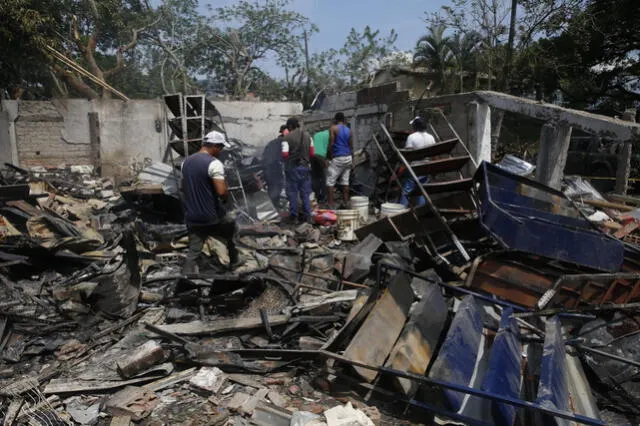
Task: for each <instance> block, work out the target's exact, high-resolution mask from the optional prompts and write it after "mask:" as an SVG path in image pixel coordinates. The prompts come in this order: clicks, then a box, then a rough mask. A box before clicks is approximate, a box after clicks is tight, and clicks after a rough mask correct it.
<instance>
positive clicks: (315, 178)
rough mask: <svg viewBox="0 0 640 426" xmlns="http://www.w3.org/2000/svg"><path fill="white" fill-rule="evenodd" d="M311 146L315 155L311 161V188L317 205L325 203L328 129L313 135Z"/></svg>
mask: <svg viewBox="0 0 640 426" xmlns="http://www.w3.org/2000/svg"><path fill="white" fill-rule="evenodd" d="M316 144H317V145H316ZM313 146H314V148H315V151H316V155H315V156H314V157H313V158H312V159H311V187H312V188H313V192H314V193H315V194H316V199H317V200H318V203H325V202H326V201H327V183H326V164H325V160H326V158H327V149H329V129H326V130H322V131H320V132H318V133H316V134H314V135H313Z"/></svg>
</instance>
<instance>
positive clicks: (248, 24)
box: [202, 0, 312, 97]
mask: <svg viewBox="0 0 640 426" xmlns="http://www.w3.org/2000/svg"><path fill="white" fill-rule="evenodd" d="M289 3H290V0H253V1H250V0H239V1H238V2H237V3H235V4H233V5H230V6H226V7H221V8H217V9H216V10H215V17H216V20H217V21H218V22H220V23H226V25H225V26H222V27H220V28H209V31H210V33H209V35H210V38H209V40H208V41H209V42H208V43H207V44H206V45H205V46H203V49H202V55H203V61H202V70H203V71H206V72H209V73H210V74H211V75H212V76H213V77H214V78H216V79H217V80H218V81H219V82H220V83H221V84H222V86H223V87H224V89H225V91H226V92H227V93H230V94H232V95H233V96H235V97H243V96H244V95H245V94H246V93H247V92H248V91H250V90H251V89H252V85H254V83H255V82H256V78H257V76H259V71H260V62H261V61H264V60H265V59H267V58H268V57H269V56H270V55H274V56H275V57H276V58H282V57H284V56H285V55H287V54H288V53H289V52H290V51H299V50H300V44H301V40H302V38H303V34H304V31H305V30H309V31H311V30H312V26H311V24H310V22H309V20H308V19H307V18H306V17H305V16H303V15H301V14H299V13H297V12H294V11H291V10H289V9H287V6H288V5H289ZM228 23H233V24H234V25H228Z"/></svg>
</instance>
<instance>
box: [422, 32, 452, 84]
mask: <svg viewBox="0 0 640 426" xmlns="http://www.w3.org/2000/svg"><path fill="white" fill-rule="evenodd" d="M446 29H447V27H446V26H445V25H433V26H431V27H430V28H429V33H428V34H426V35H424V36H422V37H420V39H419V40H418V42H417V43H416V49H415V53H414V55H413V63H414V64H416V65H426V66H428V67H431V68H433V69H434V70H436V71H438V74H439V77H440V85H441V90H442V91H445V90H446V88H447V70H448V69H449V68H450V67H451V63H452V60H453V54H452V52H451V48H450V47H449V37H445V35H444V32H445V31H446Z"/></svg>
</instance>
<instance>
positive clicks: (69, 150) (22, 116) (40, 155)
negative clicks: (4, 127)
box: [15, 101, 91, 167]
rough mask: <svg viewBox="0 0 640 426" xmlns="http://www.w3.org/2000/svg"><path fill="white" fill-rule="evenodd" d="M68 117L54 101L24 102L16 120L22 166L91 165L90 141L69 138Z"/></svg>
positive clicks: (19, 108)
mask: <svg viewBox="0 0 640 426" xmlns="http://www.w3.org/2000/svg"><path fill="white" fill-rule="evenodd" d="M64 129H65V120H64V115H63V112H62V111H61V110H60V105H56V104H55V103H54V102H41V101H21V102H20V103H19V104H18V117H17V119H16V121H15V132H16V141H17V148H18V158H19V160H20V165H21V166H24V167H33V166H44V167H58V166H61V165H65V164H66V165H68V164H91V147H90V145H89V141H88V140H87V141H73V140H69V139H68V138H67V137H65V132H64Z"/></svg>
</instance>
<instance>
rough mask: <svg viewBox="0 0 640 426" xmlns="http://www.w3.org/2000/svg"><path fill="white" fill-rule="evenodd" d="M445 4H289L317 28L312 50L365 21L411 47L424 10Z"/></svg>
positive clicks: (359, 0)
mask: <svg viewBox="0 0 640 426" xmlns="http://www.w3.org/2000/svg"><path fill="white" fill-rule="evenodd" d="M232 3H234V1H233V0H221V1H220V0H219V1H215V0H211V1H208V0H200V4H201V5H202V10H203V13H206V7H205V6H206V5H207V4H211V5H212V6H213V7H219V6H225V5H228V4H232ZM446 4H449V1H448V0H293V1H292V2H291V7H292V8H293V9H294V10H296V11H297V12H299V13H301V14H303V15H305V16H307V17H308V18H309V19H310V20H311V21H312V22H314V23H315V24H316V25H317V26H318V27H319V29H320V32H319V33H317V34H314V36H313V38H312V39H311V40H310V45H309V50H310V51H311V52H312V53H313V52H319V51H322V50H326V49H330V48H335V49H339V48H340V47H342V45H343V44H344V40H345V38H346V37H347V34H348V33H349V30H350V29H351V28H352V27H354V28H356V29H358V30H362V29H363V28H364V27H365V26H367V25H369V26H371V27H372V28H373V29H379V30H381V32H382V33H383V34H385V35H387V34H389V32H390V31H391V29H392V28H393V29H395V30H396V32H397V33H398V41H397V43H396V47H397V48H398V49H400V50H412V49H413V47H414V46H415V43H416V40H418V38H419V37H420V36H421V35H423V34H424V33H425V32H426V24H425V23H424V21H423V19H424V17H425V14H424V13H425V12H429V13H431V12H436V11H438V10H439V9H440V7H441V6H442V5H446ZM269 62H271V61H269ZM265 68H266V69H267V71H268V72H269V73H271V74H272V75H274V76H278V70H277V68H276V67H275V65H274V64H272V63H268V64H265Z"/></svg>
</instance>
